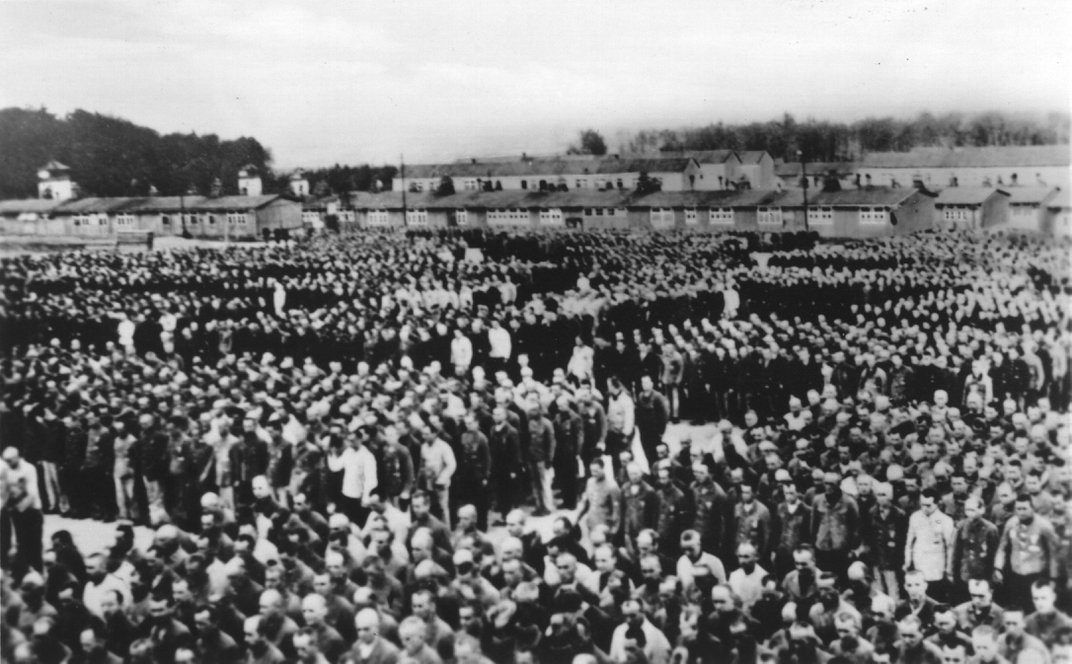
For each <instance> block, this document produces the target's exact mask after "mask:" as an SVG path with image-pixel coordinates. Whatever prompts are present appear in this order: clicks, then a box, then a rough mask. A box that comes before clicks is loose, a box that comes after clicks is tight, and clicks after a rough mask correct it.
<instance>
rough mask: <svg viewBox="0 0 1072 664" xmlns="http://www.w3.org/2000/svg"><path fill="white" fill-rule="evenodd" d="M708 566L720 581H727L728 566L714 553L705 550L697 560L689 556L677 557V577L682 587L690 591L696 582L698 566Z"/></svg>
mask: <svg viewBox="0 0 1072 664" xmlns="http://www.w3.org/2000/svg"><path fill="white" fill-rule="evenodd" d="M700 566H703V567H706V568H708V569H709V570H711V576H713V577H715V580H716V581H718V583H726V566H725V565H723V564H722V561H721V560H719V559H718V558H716V557H715V556H714V555H713V554H710V553H707V552H706V551H704V552H703V553H701V554H700V559H699V560H697V561H696V562H692V560H691V559H690V558H689V557H688V556H685V555H683V556H681V557H680V558H678V559H677V578H678V579H680V580H681V587H682V588H683V589H685V590H686V591H688V590H689V589H690V588H692V585H693V584H694V583H695V582H696V572H695V571H694V570H695V568H696V567H700Z"/></svg>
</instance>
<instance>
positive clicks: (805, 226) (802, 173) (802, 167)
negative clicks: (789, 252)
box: [797, 150, 810, 231]
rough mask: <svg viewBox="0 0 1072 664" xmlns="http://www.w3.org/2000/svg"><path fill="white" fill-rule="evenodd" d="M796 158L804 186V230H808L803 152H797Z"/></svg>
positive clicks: (806, 169)
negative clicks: (798, 161) (798, 160)
mask: <svg viewBox="0 0 1072 664" xmlns="http://www.w3.org/2000/svg"><path fill="white" fill-rule="evenodd" d="M797 157H798V158H799V159H800V180H801V182H802V183H803V184H804V230H806V231H807V230H810V228H809V227H808V162H807V161H806V160H805V158H804V151H803V150H797Z"/></svg>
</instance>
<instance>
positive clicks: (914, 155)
mask: <svg viewBox="0 0 1072 664" xmlns="http://www.w3.org/2000/svg"><path fill="white" fill-rule="evenodd" d="M1070 161H1072V160H1070V158H1069V146H1067V145H1007V146H992V147H980V148H975V147H964V148H915V149H913V150H910V151H909V152H870V153H868V154H866V155H864V157H863V159H862V160H861V161H860V168H981V167H1018V168H1024V167H1030V166H1068V165H1069V163H1070Z"/></svg>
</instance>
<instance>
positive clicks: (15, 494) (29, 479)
mask: <svg viewBox="0 0 1072 664" xmlns="http://www.w3.org/2000/svg"><path fill="white" fill-rule="evenodd" d="M0 463H2V462H0ZM0 468H2V470H3V473H2V474H0V490H2V492H3V501H2V502H0V504H3V505H4V506H5V507H8V506H10V507H14V508H15V509H16V510H18V511H20V512H23V511H25V510H28V509H35V510H39V509H41V494H40V493H38V490H37V469H36V468H34V466H33V464H31V463H27V462H26V460H24V459H19V463H18V465H17V466H15V467H14V468H12V467H11V466H10V465H8V464H7V463H3V465H2V466H0Z"/></svg>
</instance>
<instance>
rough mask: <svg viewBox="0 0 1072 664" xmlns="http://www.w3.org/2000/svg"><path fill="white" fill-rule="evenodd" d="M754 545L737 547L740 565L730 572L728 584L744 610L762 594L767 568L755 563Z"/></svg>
mask: <svg viewBox="0 0 1072 664" xmlns="http://www.w3.org/2000/svg"><path fill="white" fill-rule="evenodd" d="M757 557H758V556H757V554H756V547H755V546H753V545H752V544H749V543H747V542H746V543H744V544H741V545H740V546H738V547H737V562H738V563H739V564H740V567H738V568H737V569H735V570H733V571H732V572H730V579H729V585H730V588H731V589H732V590H733V592H734V594H736V595H737V596H738V597H740V598H741V604H742V605H743V606H744V608H745V610H749V609H751V608H752V605H753V604H755V603H756V600H758V599H759V598H760V597H762V596H763V577H765V576H767V570H765V569H763V568H762V567H761V566H760V565H758V564H756V559H757Z"/></svg>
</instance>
